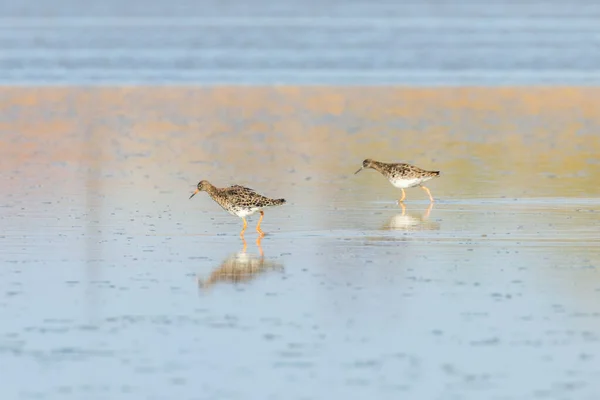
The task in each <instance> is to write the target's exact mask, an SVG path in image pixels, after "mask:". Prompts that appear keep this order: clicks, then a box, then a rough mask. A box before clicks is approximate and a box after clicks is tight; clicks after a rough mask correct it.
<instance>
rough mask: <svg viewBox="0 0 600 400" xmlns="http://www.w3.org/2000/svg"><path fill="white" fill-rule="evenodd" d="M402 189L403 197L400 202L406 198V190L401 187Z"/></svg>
mask: <svg viewBox="0 0 600 400" xmlns="http://www.w3.org/2000/svg"><path fill="white" fill-rule="evenodd" d="M400 190H402V198H401V199H400V200H399V202H403V201H404V199H405V198H406V192H405V191H404V189H402V188H400Z"/></svg>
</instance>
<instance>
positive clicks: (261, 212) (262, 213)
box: [256, 210, 265, 236]
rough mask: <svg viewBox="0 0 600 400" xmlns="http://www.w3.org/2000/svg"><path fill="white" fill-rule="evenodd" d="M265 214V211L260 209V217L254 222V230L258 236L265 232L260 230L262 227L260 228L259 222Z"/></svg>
mask: <svg viewBox="0 0 600 400" xmlns="http://www.w3.org/2000/svg"><path fill="white" fill-rule="evenodd" d="M264 216H265V212H264V211H263V210H260V218H259V219H258V224H256V232H258V234H259V235H260V236H264V235H265V233H264V232H263V231H262V229H260V223H261V221H262V219H263V217H264Z"/></svg>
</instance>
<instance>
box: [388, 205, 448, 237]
mask: <svg viewBox="0 0 600 400" xmlns="http://www.w3.org/2000/svg"><path fill="white" fill-rule="evenodd" d="M433 204H434V203H430V204H429V207H427V210H425V212H424V213H423V215H419V214H416V213H413V214H411V213H408V214H407V213H406V206H405V205H404V204H403V203H399V205H400V207H401V208H402V213H401V214H397V215H394V216H393V217H392V218H390V219H389V221H388V222H387V223H386V224H385V225H384V226H383V228H382V229H389V230H404V231H417V230H418V231H421V230H437V229H440V224H439V223H437V222H434V221H429V220H428V219H429V214H431V210H432V209H433Z"/></svg>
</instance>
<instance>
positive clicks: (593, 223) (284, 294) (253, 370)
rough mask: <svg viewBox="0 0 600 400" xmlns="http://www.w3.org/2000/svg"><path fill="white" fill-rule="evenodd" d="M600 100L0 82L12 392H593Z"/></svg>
mask: <svg viewBox="0 0 600 400" xmlns="http://www.w3.org/2000/svg"><path fill="white" fill-rule="evenodd" d="M599 96H600V93H598V90H596V89H574V88H554V89H550V88H539V89H514V88H502V89H491V88H488V89H483V88H481V89H478V88H461V89H453V88H448V89H410V88H354V89H352V88H324V87H321V88H319V87H315V88H299V87H281V88H268V87H264V88H261V87H255V88H240V87H237V88H236V87H214V88H173V87H168V88H129V87H119V88H102V89H100V88H22V87H20V88H8V87H5V88H2V89H0V177H1V180H0V187H1V190H0V219H1V221H2V226H3V230H2V232H1V233H0V261H1V263H0V265H1V267H0V316H1V318H2V321H3V323H2V325H1V327H0V382H1V383H2V387H3V393H4V396H5V398H7V399H13V398H14V399H17V398H18V399H65V398H73V399H81V398H86V399H120V398H127V399H130V398H139V399H142V398H143V399H146V398H156V399H173V398H177V399H249V398H252V399H254V398H256V399H267V398H270V399H279V398H281V399H330V398H348V399H354V398H356V399H359V398H361V399H362V398H378V399H397V398H399V397H408V398H437V399H481V398H497V399H521V398H527V399H530V398H540V399H545V398H546V399H562V398H578V399H592V398H594V397H595V395H596V394H597V393H598V391H599V390H600V387H599V385H598V381H599V380H598V378H599V377H598V368H597V365H598V364H597V359H596V358H597V354H598V352H599V350H600V333H599V332H598V322H599V318H600V307H599V306H598V304H600V302H599V300H600V281H599V280H598V268H599V266H600V251H599V250H598V249H599V245H600V235H598V233H599V230H598V226H599V223H600V214H599V212H598V209H599V205H600V201H599V200H598V197H599V195H600V188H599V187H598V185H597V182H598V181H599V179H600V176H599V173H598V158H597V155H598V154H599V152H600V137H599V136H598V133H597V132H598V129H599V128H600V116H599V114H598V108H597V107H595V106H594V104H595V102H597V100H596V99H598V98H599ZM367 157H372V158H376V159H380V160H383V161H393V160H403V161H407V162H411V163H415V164H417V165H420V166H422V167H424V168H428V169H435V170H438V169H439V170H441V171H442V176H441V177H440V178H438V179H436V180H434V181H431V182H430V185H429V188H430V189H431V191H432V193H433V195H434V197H435V198H436V200H437V201H436V203H435V204H434V205H430V204H429V202H428V200H427V197H426V194H425V193H424V192H423V191H422V190H419V189H409V190H407V201H406V207H405V210H403V209H402V208H401V207H399V206H398V204H397V203H396V200H397V199H398V198H399V196H400V193H399V192H398V190H396V189H394V188H393V187H392V186H391V185H390V184H389V183H388V182H387V181H386V180H385V179H384V178H382V177H381V176H379V175H378V174H377V173H376V172H374V171H363V172H361V173H360V174H358V175H353V173H354V172H355V171H356V169H358V167H359V166H360V165H361V162H362V160H363V159H364V158H367ZM201 179H208V180H210V181H211V182H213V183H214V184H215V185H217V186H226V185H230V184H242V185H246V186H249V187H251V188H254V189H256V190H258V191H259V192H261V193H264V194H265V195H269V196H272V197H277V198H278V197H285V198H286V199H287V200H288V203H287V204H286V205H285V206H282V207H278V208H273V209H268V210H266V213H265V218H264V220H263V225H262V227H263V229H264V230H265V231H266V232H267V236H266V237H264V238H263V239H262V240H261V241H259V242H258V243H257V240H256V239H257V236H256V233H255V232H254V226H255V225H254V224H255V223H256V221H257V218H251V220H250V224H249V228H248V231H247V232H246V235H245V242H246V243H245V244H246V247H245V249H244V242H243V241H242V240H241V239H240V237H239V236H238V232H239V229H240V228H241V221H240V220H239V219H237V218H235V217H232V216H230V215H228V214H226V213H225V212H223V211H222V210H221V209H220V207H218V206H217V205H216V204H214V203H213V202H212V201H211V200H210V199H209V198H208V196H206V194H204V193H201V194H199V195H197V196H195V197H194V198H193V199H192V200H188V197H189V195H190V193H191V192H192V190H193V189H194V187H195V184H196V183H197V182H198V181H199V180H201Z"/></svg>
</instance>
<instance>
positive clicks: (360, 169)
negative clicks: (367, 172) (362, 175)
mask: <svg viewBox="0 0 600 400" xmlns="http://www.w3.org/2000/svg"><path fill="white" fill-rule="evenodd" d="M363 168H364V167H360V168H359V169H358V171H356V172H355V173H354V175H356V174H358V173H359V172H360V171H362V170H363Z"/></svg>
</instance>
